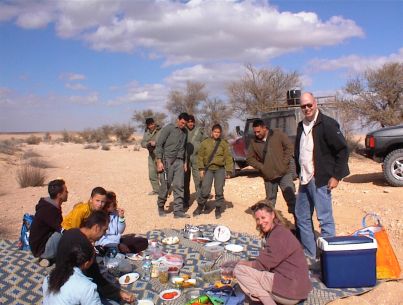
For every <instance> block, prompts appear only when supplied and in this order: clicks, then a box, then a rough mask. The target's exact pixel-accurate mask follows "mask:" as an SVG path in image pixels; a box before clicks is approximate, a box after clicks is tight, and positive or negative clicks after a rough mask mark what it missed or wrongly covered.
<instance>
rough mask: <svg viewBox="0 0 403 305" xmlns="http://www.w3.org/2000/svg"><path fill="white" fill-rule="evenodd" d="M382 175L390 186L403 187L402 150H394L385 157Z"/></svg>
mask: <svg viewBox="0 0 403 305" xmlns="http://www.w3.org/2000/svg"><path fill="white" fill-rule="evenodd" d="M383 174H384V175H385V179H386V181H388V183H389V184H390V185H392V186H403V149H396V150H394V151H392V152H390V153H389V154H388V155H387V156H386V158H385V160H384V161H383Z"/></svg>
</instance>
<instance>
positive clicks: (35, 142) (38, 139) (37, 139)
mask: <svg viewBox="0 0 403 305" xmlns="http://www.w3.org/2000/svg"><path fill="white" fill-rule="evenodd" d="M25 142H27V144H29V145H38V144H39V143H41V142H42V138H41V137H37V136H34V135H31V136H29V137H28V138H26V139H25Z"/></svg>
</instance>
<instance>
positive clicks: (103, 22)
mask: <svg viewBox="0 0 403 305" xmlns="http://www.w3.org/2000/svg"><path fill="white" fill-rule="evenodd" d="M28 3H30V2H28ZM0 8H7V12H6V13H3V16H2V15H1V14H0V20H1V18H3V19H7V18H11V17H12V16H15V17H16V18H17V21H16V22H17V24H18V25H20V26H23V27H25V28H38V27H42V26H44V25H46V24H48V23H50V22H55V24H56V31H57V33H58V35H59V36H61V37H65V38H67V37H68V38H74V39H81V40H84V41H85V42H86V43H87V44H88V45H89V46H90V47H91V48H93V49H96V50H106V51H111V52H140V53H142V54H143V53H145V54H147V55H148V56H149V58H164V60H165V64H167V65H170V64H178V63H185V62H188V63H195V62H204V63H212V62H217V61H219V60H223V59H225V60H229V61H251V60H253V61H254V62H263V61H266V60H268V59H270V58H273V57H276V56H278V55H281V54H284V53H289V52H293V51H295V50H297V49H300V48H305V47H322V46H330V45H337V44H340V43H342V42H343V41H345V40H346V39H349V38H352V37H362V36H363V31H362V29H361V28H360V27H359V26H357V25H356V24H355V22H354V21H352V20H349V19H345V18H343V17H341V16H333V17H331V18H330V19H328V20H325V21H322V20H320V18H319V17H318V15H316V14H315V13H313V12H299V13H291V12H279V11H278V10H277V9H276V8H274V7H272V6H270V5H268V4H264V3H263V2H260V1H259V2H255V1H200V0H197V1H188V2H181V1H158V0H154V1H126V0H119V1H118V0H116V1H104V0H86V1H71V0H60V1H50V0H45V1H40V2H34V3H33V4H30V5H26V1H16V2H15V3H14V2H13V4H9V5H7V6H5V5H3V6H2V7H0ZM0 11H1V9H0Z"/></svg>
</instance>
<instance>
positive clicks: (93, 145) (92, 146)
mask: <svg viewBox="0 0 403 305" xmlns="http://www.w3.org/2000/svg"><path fill="white" fill-rule="evenodd" d="M98 148H99V145H98V144H87V145H85V146H84V149H98Z"/></svg>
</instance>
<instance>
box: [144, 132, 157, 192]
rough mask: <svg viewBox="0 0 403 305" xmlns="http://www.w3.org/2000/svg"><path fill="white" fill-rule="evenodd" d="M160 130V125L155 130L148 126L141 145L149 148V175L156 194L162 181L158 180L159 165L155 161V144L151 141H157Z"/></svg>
mask: <svg viewBox="0 0 403 305" xmlns="http://www.w3.org/2000/svg"><path fill="white" fill-rule="evenodd" d="M160 130H161V127H159V126H157V127H156V128H155V129H154V130H153V131H150V130H149V129H148V128H147V129H146V131H145V132H144V135H143V139H142V140H141V147H143V148H147V149H148V177H149V179H150V183H151V186H152V188H153V193H155V194H157V193H158V191H159V189H160V183H159V180H158V172H157V165H156V163H155V152H154V149H155V146H151V145H150V143H149V142H150V141H155V143H157V140H158V136H159V133H160Z"/></svg>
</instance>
